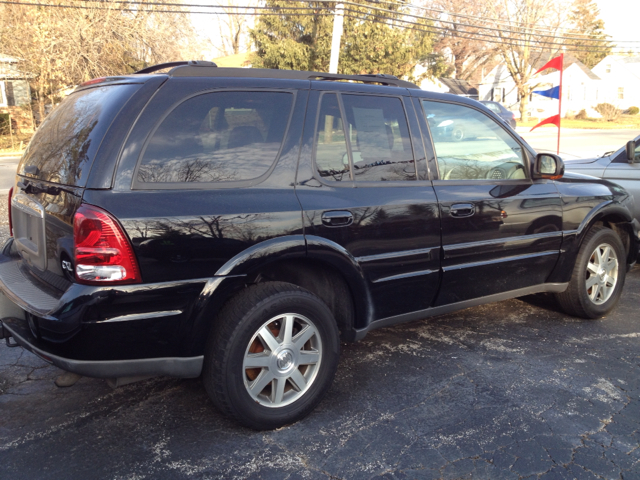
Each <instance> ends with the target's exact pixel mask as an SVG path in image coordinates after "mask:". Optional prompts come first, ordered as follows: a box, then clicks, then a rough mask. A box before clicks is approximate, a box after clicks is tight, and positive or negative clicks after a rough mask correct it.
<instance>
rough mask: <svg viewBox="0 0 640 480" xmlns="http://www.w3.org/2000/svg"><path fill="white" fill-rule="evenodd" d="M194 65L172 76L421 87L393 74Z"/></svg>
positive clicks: (172, 73) (182, 68) (180, 66)
mask: <svg viewBox="0 0 640 480" xmlns="http://www.w3.org/2000/svg"><path fill="white" fill-rule="evenodd" d="M192 67H193V66H192V65H185V64H181V65H179V66H176V68H173V69H171V70H170V71H169V72H168V75H169V76H171V77H244V78H282V79H289V80H334V81H335V80H338V81H339V80H343V81H344V80H346V81H353V82H361V83H373V84H379V85H385V86H393V87H402V88H420V87H418V86H417V85H416V84H414V83H411V82H408V81H406V80H400V79H398V78H397V77H394V76H393V75H386V74H365V75H341V74H337V73H322V72H303V71H299V70H274V69H268V68H235V67H230V68H226V67H216V68H202V67H203V66H198V68H192Z"/></svg>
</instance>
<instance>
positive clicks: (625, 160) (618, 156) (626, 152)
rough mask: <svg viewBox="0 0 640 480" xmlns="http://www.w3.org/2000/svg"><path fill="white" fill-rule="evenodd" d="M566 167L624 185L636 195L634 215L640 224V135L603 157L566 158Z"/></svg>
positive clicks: (569, 169) (568, 169)
mask: <svg viewBox="0 0 640 480" xmlns="http://www.w3.org/2000/svg"><path fill="white" fill-rule="evenodd" d="M565 167H566V170H567V171H568V172H575V173H583V174H585V175H592V176H594V177H599V178H604V179H606V180H611V181H612V182H615V183H617V184H618V185H620V186H622V187H624V188H625V189H626V190H627V191H628V192H629V193H630V194H632V195H633V197H634V200H635V202H634V203H635V205H634V216H635V219H636V222H638V225H640V135H639V136H637V137H636V138H635V139H634V140H631V141H629V142H627V144H626V145H625V146H623V147H621V148H620V149H618V150H616V151H615V152H609V153H607V154H604V155H603V156H601V157H598V158H579V159H576V160H565Z"/></svg>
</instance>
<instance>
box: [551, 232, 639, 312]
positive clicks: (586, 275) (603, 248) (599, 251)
mask: <svg viewBox="0 0 640 480" xmlns="http://www.w3.org/2000/svg"><path fill="white" fill-rule="evenodd" d="M625 272H626V260H625V250H624V246H623V245H622V241H621V240H620V237H618V235H617V234H616V233H615V232H614V231H613V230H611V229H609V228H605V227H594V228H592V229H591V230H590V231H589V232H588V233H587V235H586V236H585V239H584V241H583V243H582V247H580V252H579V253H578V258H577V260H576V264H575V266H574V269H573V276H572V277H571V281H570V283H569V288H567V290H566V291H564V292H562V293H559V294H557V295H556V298H557V299H558V301H559V302H560V305H561V306H562V308H563V310H564V311H565V312H567V313H568V314H570V315H574V316H576V317H583V318H598V317H601V316H603V315H605V314H606V313H607V312H609V311H610V310H611V309H612V308H613V307H615V306H616V304H617V303H618V300H619V299H620V295H621V293H622V287H623V286H624V280H625Z"/></svg>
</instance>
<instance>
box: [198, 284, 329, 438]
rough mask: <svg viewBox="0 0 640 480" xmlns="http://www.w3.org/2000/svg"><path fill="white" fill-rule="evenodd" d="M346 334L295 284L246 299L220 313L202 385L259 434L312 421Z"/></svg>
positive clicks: (250, 291)
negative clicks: (308, 418) (307, 418)
mask: <svg viewBox="0 0 640 480" xmlns="http://www.w3.org/2000/svg"><path fill="white" fill-rule="evenodd" d="M339 349H340V341H339V333H338V329H337V326H336V322H335V320H334V318H333V315H332V314H331V311H330V310H329V309H328V307H327V306H326V305H325V304H324V303H323V302H322V301H321V300H320V299H319V298H317V297H316V296H315V295H313V294H311V293H310V292H308V291H306V290H303V289H301V288H299V287H296V286H295V285H291V284H288V283H282V282H270V283H264V284H259V285H254V286H251V287H249V288H247V289H246V290H244V291H242V292H241V293H239V294H238V295H237V296H236V297H234V298H233V299H232V300H231V301H230V302H229V303H228V304H227V305H226V306H225V308H224V309H223V310H222V311H221V312H220V315H219V316H218V318H217V323H216V325H215V326H214V328H213V330H212V332H211V336H210V338H209V340H208V342H207V347H206V350H205V363H204V369H203V382H204V385H205V388H206V390H207V393H208V394H209V396H210V397H211V399H212V400H213V402H214V404H215V405H216V406H217V407H218V409H219V410H221V411H222V412H223V413H224V414H226V415H228V416H230V417H232V418H234V419H235V420H237V421H238V422H239V423H241V424H242V425H245V426H247V427H250V428H254V429H256V430H266V429H273V428H277V427H281V426H283V425H286V424H290V423H293V422H296V421H298V420H300V419H301V418H303V417H305V416H306V415H308V414H309V413H310V412H311V411H312V410H313V409H314V408H315V406H316V405H317V404H318V403H319V402H320V400H321V399H322V397H323V395H324V394H325V393H326V391H327V390H328V389H329V386H330V385H331V382H332V381H333V377H334V375H335V371H336V368H337V365H338V358H339Z"/></svg>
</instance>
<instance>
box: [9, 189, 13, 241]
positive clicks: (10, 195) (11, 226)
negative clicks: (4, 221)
mask: <svg viewBox="0 0 640 480" xmlns="http://www.w3.org/2000/svg"><path fill="white" fill-rule="evenodd" d="M12 197H13V187H11V188H10V189H9V236H10V237H13V220H12V219H11V198H12Z"/></svg>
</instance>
